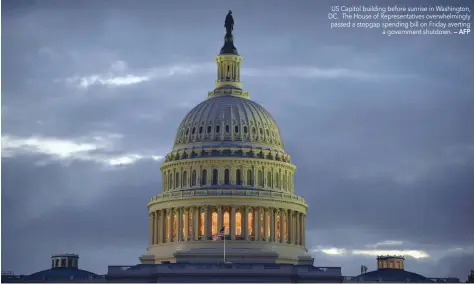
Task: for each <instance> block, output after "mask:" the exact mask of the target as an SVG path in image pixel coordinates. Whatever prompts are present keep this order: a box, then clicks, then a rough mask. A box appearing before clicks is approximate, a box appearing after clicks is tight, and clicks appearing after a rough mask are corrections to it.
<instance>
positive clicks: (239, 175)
mask: <svg viewBox="0 0 474 284" xmlns="http://www.w3.org/2000/svg"><path fill="white" fill-rule="evenodd" d="M235 179H236V183H237V185H241V184H242V173H241V172H240V170H239V169H237V171H235Z"/></svg>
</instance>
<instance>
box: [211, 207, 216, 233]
mask: <svg viewBox="0 0 474 284" xmlns="http://www.w3.org/2000/svg"><path fill="white" fill-rule="evenodd" d="M211 234H212V235H215V234H217V213H216V212H214V213H212V229H211Z"/></svg>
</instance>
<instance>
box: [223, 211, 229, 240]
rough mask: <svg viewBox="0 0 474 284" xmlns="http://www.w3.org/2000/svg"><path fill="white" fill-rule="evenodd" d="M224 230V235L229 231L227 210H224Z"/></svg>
mask: <svg viewBox="0 0 474 284" xmlns="http://www.w3.org/2000/svg"><path fill="white" fill-rule="evenodd" d="M224 231H225V234H226V235H229V232H230V214H229V212H224Z"/></svg>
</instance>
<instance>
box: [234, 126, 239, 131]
mask: <svg viewBox="0 0 474 284" xmlns="http://www.w3.org/2000/svg"><path fill="white" fill-rule="evenodd" d="M234 132H235V133H239V126H238V125H236V126H234Z"/></svg>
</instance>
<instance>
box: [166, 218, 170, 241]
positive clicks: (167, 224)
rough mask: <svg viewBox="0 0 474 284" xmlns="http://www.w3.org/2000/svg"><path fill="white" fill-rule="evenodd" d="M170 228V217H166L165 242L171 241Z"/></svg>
mask: <svg viewBox="0 0 474 284" xmlns="http://www.w3.org/2000/svg"><path fill="white" fill-rule="evenodd" d="M169 227H170V216H169V215H168V216H166V218H165V241H169V235H170V232H169V230H168V229H169Z"/></svg>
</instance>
